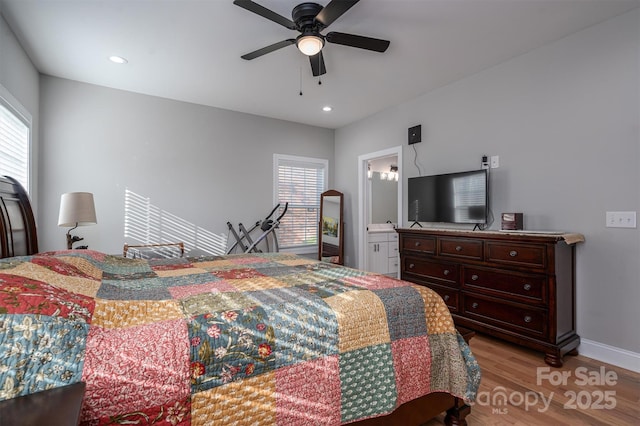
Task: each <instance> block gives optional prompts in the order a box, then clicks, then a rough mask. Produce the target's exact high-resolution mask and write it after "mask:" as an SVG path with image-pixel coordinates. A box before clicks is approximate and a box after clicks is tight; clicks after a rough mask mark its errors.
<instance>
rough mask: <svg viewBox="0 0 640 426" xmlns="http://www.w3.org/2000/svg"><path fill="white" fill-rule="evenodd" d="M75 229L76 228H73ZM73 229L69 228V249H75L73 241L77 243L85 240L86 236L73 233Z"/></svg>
mask: <svg viewBox="0 0 640 426" xmlns="http://www.w3.org/2000/svg"><path fill="white" fill-rule="evenodd" d="M71 229H74V228H71ZM71 229H69V232H67V250H72V249H73V243H77V242H78V241H82V240H84V238H80V237H78V236H77V235H71V234H70V232H71Z"/></svg>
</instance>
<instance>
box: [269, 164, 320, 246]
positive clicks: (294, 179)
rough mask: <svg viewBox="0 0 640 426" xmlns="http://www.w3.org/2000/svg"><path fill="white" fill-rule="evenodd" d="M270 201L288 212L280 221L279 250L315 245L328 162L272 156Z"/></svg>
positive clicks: (316, 243)
mask: <svg viewBox="0 0 640 426" xmlns="http://www.w3.org/2000/svg"><path fill="white" fill-rule="evenodd" d="M273 167H274V198H275V203H276V204H278V203H280V208H281V209H282V208H284V205H285V203H289V209H288V210H287V213H286V214H285V216H284V217H283V218H282V221H281V222H280V228H279V232H278V244H279V245H280V248H283V249H295V251H300V252H304V251H305V250H304V249H305V248H311V247H313V249H316V248H317V245H318V222H319V220H320V218H319V216H320V194H322V193H323V192H324V191H325V190H326V187H327V175H328V169H329V162H328V161H327V160H323V159H318V158H306V157H294V156H289V155H279V154H275V155H274V156H273Z"/></svg>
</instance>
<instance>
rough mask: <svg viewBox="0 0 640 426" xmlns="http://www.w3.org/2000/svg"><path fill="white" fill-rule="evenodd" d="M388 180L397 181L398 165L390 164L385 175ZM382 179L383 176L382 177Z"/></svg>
mask: <svg viewBox="0 0 640 426" xmlns="http://www.w3.org/2000/svg"><path fill="white" fill-rule="evenodd" d="M386 178H387V180H388V181H392V180H395V181H396V182H397V181H398V166H391V167H390V169H389V173H388V174H387V176H386ZM382 179H384V178H382Z"/></svg>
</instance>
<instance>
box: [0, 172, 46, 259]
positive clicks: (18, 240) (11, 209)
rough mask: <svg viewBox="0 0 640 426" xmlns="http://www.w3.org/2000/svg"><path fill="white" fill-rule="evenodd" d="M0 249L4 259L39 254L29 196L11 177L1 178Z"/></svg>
mask: <svg viewBox="0 0 640 426" xmlns="http://www.w3.org/2000/svg"><path fill="white" fill-rule="evenodd" d="M0 249H1V257H3V258H4V257H13V256H26V255H30V254H35V253H37V252H38V235H37V233H36V221H35V218H34V217H33V210H32V209H31V202H30V201H29V195H28V194H27V192H26V191H25V190H24V188H23V187H22V185H20V183H19V182H18V181H17V180H15V179H13V178H11V177H9V176H2V177H0Z"/></svg>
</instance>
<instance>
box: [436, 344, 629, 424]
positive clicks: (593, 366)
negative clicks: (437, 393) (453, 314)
mask: <svg viewBox="0 0 640 426" xmlns="http://www.w3.org/2000/svg"><path fill="white" fill-rule="evenodd" d="M470 346H471V350H472V352H473V354H474V355H475V356H476V359H477V360H478V363H479V364H480V368H481V369H482V381H481V384H480V390H479V392H478V395H479V397H480V399H479V400H478V401H476V404H475V405H473V406H472V407H471V414H470V415H469V416H467V422H468V423H469V426H474V425H492V426H493V425H523V426H533V425H545V426H547V425H558V426H559V425H570V426H575V425H616V426H623V425H640V374H638V373H634V372H632V371H629V370H625V369H622V368H618V367H614V366H612V365H610V364H605V363H602V362H600V361H596V360H594V359H591V358H586V357H583V356H581V355H578V356H566V357H565V358H564V361H565V362H564V365H563V366H562V367H561V368H551V367H549V368H548V369H545V370H540V371H538V368H539V367H542V368H545V367H548V366H547V365H546V364H545V363H544V361H543V360H542V358H543V355H542V354H541V353H539V352H535V351H530V350H528V349H525V348H521V347H519V346H516V345H512V344H509V343H506V342H503V341H500V340H497V339H493V338H491V337H488V336H485V335H481V334H476V336H475V337H474V338H473V339H471V344H470ZM545 373H548V374H550V375H551V376H544V374H545ZM562 374H564V375H565V376H567V377H566V379H564V380H563V379H562V377H561V375H562ZM614 375H615V376H616V377H617V379H614ZM538 378H539V379H540V380H539V381H540V383H539V384H538V383H537V382H538ZM552 379H557V382H556V383H557V384H556V385H555V386H554V383H552ZM606 381H608V383H606ZM614 381H615V384H614V383H613V382H614ZM500 394H502V395H506V396H507V402H506V403H504V402H503V401H502V400H500V399H499V398H498V397H499V396H500ZM543 398H544V400H543ZM527 401H529V403H528V406H527ZM442 424H444V415H441V416H440V417H437V418H436V419H433V420H431V421H430V422H428V423H426V424H425V425H424V426H437V425H442Z"/></svg>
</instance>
